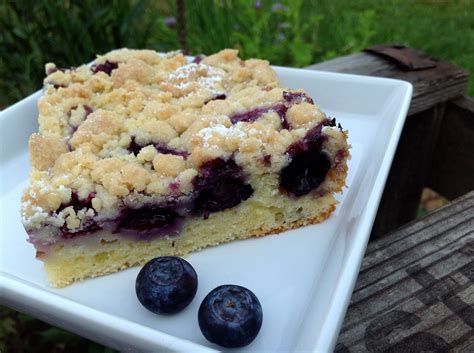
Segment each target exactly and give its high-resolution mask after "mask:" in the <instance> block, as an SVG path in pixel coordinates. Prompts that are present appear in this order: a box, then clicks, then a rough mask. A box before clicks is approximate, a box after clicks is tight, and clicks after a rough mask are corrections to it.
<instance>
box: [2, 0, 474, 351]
mask: <svg viewBox="0 0 474 353" xmlns="http://www.w3.org/2000/svg"><path fill="white" fill-rule="evenodd" d="M254 4H255V1H254V0H227V1H221V0H199V1H189V0H188V1H186V5H187V11H186V16H187V33H188V36H187V44H188V49H189V51H190V52H191V53H194V54H198V53H212V52H215V51H218V50H220V49H222V48H226V47H233V48H238V49H239V50H240V52H241V55H242V56H243V57H245V58H249V57H259V58H265V59H268V60H270V61H271V62H272V63H274V64H277V65H288V66H297V67H303V66H306V65H310V64H312V63H315V62H319V61H323V60H327V59H330V58H333V57H336V56H339V55H345V54H349V53H352V52H356V51H359V50H361V49H363V48H365V47H367V46H370V45H373V44H380V43H390V42H398V43H404V44H406V45H409V46H412V47H415V48H418V49H421V50H423V51H426V52H427V53H429V54H431V55H433V56H436V57H438V58H441V59H444V60H447V61H450V62H452V63H455V64H457V65H459V66H461V67H464V68H465V69H467V70H469V71H470V72H471V74H474V15H473V14H474V1H471V0H451V1H439V0H438V1H435V0H433V1H412V0H385V1H383V0H380V1H379V0H357V1H350V0H296V1H289V0H287V1H281V4H282V5H283V8H282V7H280V9H274V10H273V11H272V6H273V4H274V3H273V2H271V1H262V6H261V7H259V8H258V7H256V6H254ZM174 15H175V7H174V2H173V1H169V0H168V1H159V2H158V1H151V0H98V1H95V0H83V1H72V0H68V1H52V0H36V1H34V2H33V1H27V0H17V1H15V2H7V1H2V2H0V33H1V34H0V77H1V78H2V79H1V80H0V108H1V107H5V106H7V105H9V104H12V103H14V102H15V101H17V100H19V99H21V98H22V97H25V96H27V95H28V94H30V93H32V92H34V91H35V90H37V89H39V88H40V87H41V81H42V79H43V76H44V64H45V63H46V62H50V61H53V62H56V63H57V64H58V65H59V66H63V67H69V66H76V65H80V64H81V63H84V62H88V61H90V60H91V59H93V58H94V55H95V54H97V53H104V52H106V51H108V50H111V49H113V48H119V47H125V46H127V47H131V48H152V49H156V50H160V51H166V50H174V49H177V48H178V47H179V44H178V36H177V35H176V28H170V27H167V26H166V25H165V24H164V18H165V17H167V16H174ZM469 94H470V95H471V96H474V80H472V79H471V82H470V86H469ZM0 314H1V321H0V351H1V352H111V350H110V349H107V348H103V347H101V346H99V345H97V344H95V343H91V342H89V341H87V340H84V339H81V338H79V337H77V336H74V335H72V334H70V333H67V332H66V331H63V330H60V329H57V328H54V327H51V326H49V325H47V324H44V323H42V322H41V321H38V320H35V319H32V318H31V317H28V316H26V315H23V314H19V313H17V312H15V311H13V310H10V309H7V308H3V307H0Z"/></svg>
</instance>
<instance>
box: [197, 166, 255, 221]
mask: <svg viewBox="0 0 474 353" xmlns="http://www.w3.org/2000/svg"><path fill="white" fill-rule="evenodd" d="M193 185H194V190H195V191H196V192H197V196H196V199H195V200H194V210H195V212H197V213H198V214H203V215H204V218H208V217H209V214H210V213H213V212H219V211H222V210H225V209H227V208H231V207H234V206H236V205H238V204H239V203H240V202H242V201H244V200H247V199H248V198H249V197H250V196H252V194H253V189H252V187H251V186H250V185H249V184H245V182H244V177H243V172H242V168H241V167H239V166H238V165H237V164H236V163H235V161H234V160H233V159H229V160H224V159H222V158H216V159H213V160H210V161H207V162H206V163H204V164H203V166H202V167H201V169H200V174H199V175H198V176H196V177H195V178H194V180H193Z"/></svg>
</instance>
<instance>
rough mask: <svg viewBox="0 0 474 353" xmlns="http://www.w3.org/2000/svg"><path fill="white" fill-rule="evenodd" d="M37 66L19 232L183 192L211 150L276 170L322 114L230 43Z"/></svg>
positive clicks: (247, 168)
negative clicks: (196, 56)
mask: <svg viewBox="0 0 474 353" xmlns="http://www.w3.org/2000/svg"><path fill="white" fill-rule="evenodd" d="M46 74H47V77H46V78H45V80H44V94H43V96H42V97H41V98H40V100H39V102H38V107H39V124H40V127H39V133H38V134H33V135H32V136H31V138H30V159H31V168H32V169H31V177H30V186H29V188H28V189H27V190H26V191H25V193H24V195H23V205H22V212H23V222H24V224H25V226H26V227H27V229H34V228H39V227H41V226H43V225H45V224H48V225H54V226H57V227H67V229H69V230H73V229H77V228H79V227H80V226H81V222H83V221H84V220H85V219H87V218H88V217H92V216H94V217H95V216H99V217H102V216H103V217H105V218H106V217H109V216H113V215H114V214H116V213H117V209H118V208H119V204H120V203H122V202H123V200H124V199H129V200H133V202H135V203H137V202H138V203H140V200H141V199H143V200H150V198H151V199H154V200H159V199H166V198H167V197H169V196H170V195H174V196H176V195H177V196H186V195H190V194H191V193H192V192H193V180H194V178H195V177H196V176H197V175H198V174H199V170H200V167H201V166H202V165H203V163H205V162H206V161H209V160H212V159H216V158H223V159H228V158H230V157H232V158H233V159H234V160H235V161H236V163H237V164H238V165H239V166H240V167H241V168H242V169H243V172H244V173H245V174H248V175H262V174H266V173H277V172H278V171H280V170H281V169H282V168H284V167H285V166H286V165H287V164H288V163H289V157H288V154H287V153H286V151H287V149H288V146H290V145H291V144H292V143H294V142H295V141H297V140H299V139H302V138H303V137H304V136H305V134H306V133H307V132H308V131H309V130H310V129H311V128H313V127H315V126H316V125H317V124H319V123H320V122H322V121H323V120H325V119H326V116H325V115H324V113H322V112H321V111H320V110H319V108H318V107H317V106H316V105H314V104H312V100H311V99H310V98H308V97H307V96H306V95H305V94H304V93H303V92H302V91H294V90H289V89H285V88H282V87H281V86H280V84H279V82H278V78H277V75H276V73H275V72H274V70H273V69H272V68H271V67H270V66H269V63H268V62H267V61H264V60H256V59H251V60H246V61H244V60H241V59H240V58H239V57H238V52H237V51H236V50H230V49H226V50H222V51H221V52H219V53H217V54H215V55H211V56H208V57H205V58H204V59H202V60H195V61H194V62H188V60H187V59H186V57H185V56H183V55H182V54H181V53H178V52H175V53H170V54H165V55H162V54H159V53H157V52H155V51H151V50H129V49H120V50H114V51H112V52H110V53H108V54H106V55H103V56H100V57H98V58H97V59H96V60H95V62H94V63H93V64H92V65H90V66H86V65H84V66H81V67H78V68H71V69H62V68H58V67H56V66H55V65H54V64H47V65H46ZM287 92H295V96H298V97H299V98H298V99H296V100H294V101H293V100H291V99H288V97H287V96H286V94H287ZM326 130H328V131H329V130H331V131H332V132H331V133H329V134H327V137H328V142H327V143H328V144H333V145H336V146H346V142H345V137H344V134H343V133H342V132H340V131H339V130H337V129H336V128H327V129H326V128H325V131H326ZM335 148H336V147H335ZM337 148H340V147H337ZM268 161H271V163H269V162H268ZM72 199H75V200H76V199H77V200H81V201H80V205H82V206H81V207H82V209H79V210H78V209H77V207H76V208H74V207H72V206H68V205H69V204H70V203H71V200H72ZM84 200H86V201H84ZM143 202H145V201H143ZM146 202H148V201H146Z"/></svg>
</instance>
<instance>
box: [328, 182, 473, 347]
mask: <svg viewBox="0 0 474 353" xmlns="http://www.w3.org/2000/svg"><path fill="white" fill-rule="evenodd" d="M352 352H395V353H401V352H413V353H421V352H440V353H441V352H443V353H444V352H465V353H472V352H474V191H473V192H470V193H469V194H467V195H465V196H463V197H461V198H459V199H457V200H455V201H454V202H452V203H451V204H449V205H446V206H444V207H443V208H441V209H439V210H437V211H435V212H434V213H432V214H429V215H427V216H425V217H424V218H421V219H418V220H415V221H413V222H411V223H409V224H407V225H405V226H403V227H401V228H400V229H398V230H397V231H395V232H393V233H391V234H388V235H387V236H385V237H383V238H382V239H379V240H376V241H373V242H371V243H369V245H368V247H367V252H366V255H365V258H364V261H363V263H362V267H361V272H360V273H359V277H358V279H357V283H356V286H355V289H354V293H353V294H352V299H351V304H350V306H349V309H348V312H347V314H346V317H345V320H344V324H343V327H342V330H341V333H340V336H339V342H338V344H337V346H336V350H335V353H352Z"/></svg>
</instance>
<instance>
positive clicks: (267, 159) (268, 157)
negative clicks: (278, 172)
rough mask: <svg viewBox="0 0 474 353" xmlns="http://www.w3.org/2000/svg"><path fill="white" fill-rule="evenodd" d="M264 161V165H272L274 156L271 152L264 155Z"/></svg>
mask: <svg viewBox="0 0 474 353" xmlns="http://www.w3.org/2000/svg"><path fill="white" fill-rule="evenodd" d="M262 162H263V165H265V166H267V167H270V166H271V165H272V156H271V155H269V154H267V155H265V156H263V160H262Z"/></svg>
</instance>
